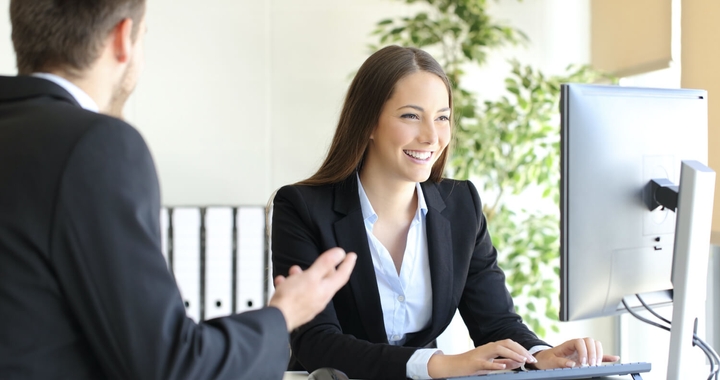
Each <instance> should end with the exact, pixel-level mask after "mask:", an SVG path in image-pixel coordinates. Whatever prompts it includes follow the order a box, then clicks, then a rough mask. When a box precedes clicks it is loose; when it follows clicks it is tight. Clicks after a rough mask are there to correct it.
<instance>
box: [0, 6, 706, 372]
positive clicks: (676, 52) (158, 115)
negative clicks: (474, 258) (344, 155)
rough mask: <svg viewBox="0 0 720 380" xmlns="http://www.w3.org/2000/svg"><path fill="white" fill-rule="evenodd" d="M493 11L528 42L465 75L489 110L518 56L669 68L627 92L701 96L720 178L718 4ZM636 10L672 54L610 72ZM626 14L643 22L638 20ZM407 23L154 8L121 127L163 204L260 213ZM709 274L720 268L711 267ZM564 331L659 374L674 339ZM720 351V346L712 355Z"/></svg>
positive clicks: (313, 154) (555, 69) (3, 27)
mask: <svg viewBox="0 0 720 380" xmlns="http://www.w3.org/2000/svg"><path fill="white" fill-rule="evenodd" d="M488 3H489V4H490V5H489V7H490V11H491V13H492V15H493V16H494V17H495V18H496V19H497V20H500V21H505V22H507V23H509V24H511V25H514V26H516V27H518V28H520V29H521V30H523V31H524V32H525V33H526V34H527V35H528V36H529V38H530V43H529V45H528V46H525V47H512V48H504V49H501V50H499V51H497V52H495V53H493V54H491V55H490V60H489V62H488V64H487V65H486V66H484V67H483V68H482V69H481V70H478V71H473V72H471V73H470V76H469V78H468V79H466V81H465V83H472V86H474V87H475V89H476V91H477V92H478V93H479V94H480V96H481V98H488V99H490V98H494V97H496V96H498V95H500V94H501V93H502V91H503V88H504V86H503V80H504V78H505V76H506V74H507V72H508V67H509V64H508V63H507V59H508V58H518V59H519V60H520V61H521V62H523V63H527V64H532V65H533V66H534V67H537V68H539V69H541V70H543V71H544V72H545V73H548V74H559V73H562V72H563V71H564V68H565V67H566V66H567V65H568V64H571V63H575V64H583V63H591V62H594V63H596V64H597V63H602V64H609V65H612V64H617V65H619V66H617V67H624V68H626V69H627V68H629V69H627V70H626V71H625V72H623V74H626V75H633V74H641V73H643V72H646V71H652V70H658V69H662V70H661V71H660V73H659V74H658V73H655V74H645V75H640V76H635V77H634V78H631V79H628V80H627V81H626V83H629V84H639V85H654V84H655V85H665V86H678V85H682V87H694V88H704V89H707V90H708V91H709V92H710V136H709V137H710V149H709V152H710V162H709V165H710V166H711V167H714V168H715V169H716V170H717V169H719V168H720V150H718V149H713V146H715V147H718V146H720V100H717V101H714V100H713V99H714V96H713V94H714V93H715V89H718V91H717V92H718V93H720V73H719V72H718V68H719V67H720V46H718V43H717V42H716V41H720V27H719V26H717V24H716V22H715V21H716V20H718V19H720V5H719V4H718V3H717V2H716V1H713V0H682V1H680V0H637V1H634V2H633V3H634V5H628V4H625V3H626V2H624V1H622V0H620V1H618V0H602V1H597V0H592V1H591V0H525V1H523V2H519V1H516V0H499V1H488ZM8 7H9V0H0V74H3V75H13V74H15V73H16V69H15V57H14V53H13V49H12V43H11V40H10V22H9V15H8ZM633 7H636V8H634V9H629V8H633ZM628 12H629V14H634V15H635V17H637V22H635V23H632V24H634V25H635V26H636V30H635V31H627V32H624V33H629V34H630V35H641V36H645V37H646V38H651V39H653V41H655V40H660V41H666V40H668V39H669V41H667V46H664V45H663V46H660V47H658V48H657V50H652V49H649V51H650V52H651V53H652V54H656V56H653V57H654V58H657V59H650V61H652V62H655V63H653V64H650V65H645V66H643V65H644V63H642V57H641V58H638V59H639V61H632V62H624V61H620V62H617V60H616V61H615V62H613V61H612V60H610V61H611V62H610V63H607V62H602V60H601V58H603V57H608V56H612V55H611V54H610V53H606V51H604V50H602V49H603V47H602V46H603V45H602V44H601V45H598V42H597V37H598V36H606V35H607V36H609V35H611V34H612V32H613V30H614V29H616V25H614V24H613V23H611V22H608V21H602V22H600V21H598V17H600V16H603V17H610V18H612V16H613V15H614V14H625V13H628ZM632 12H640V17H638V16H637V15H638V13H632ZM410 14H414V8H412V7H411V6H408V5H406V4H404V3H403V2H400V1H393V0H306V1H299V0H258V1H237V0H213V1H209V2H203V3H199V2H196V1H189V0H148V12H147V22H148V27H149V31H148V34H147V36H146V51H145V55H146V66H145V70H144V72H143V74H142V76H141V79H140V82H139V85H138V87H137V89H136V91H135V93H134V95H133V96H132V97H131V98H130V101H129V102H128V105H127V107H126V117H127V119H128V121H129V122H131V124H133V125H135V126H136V127H137V128H138V129H139V130H140V132H141V133H142V134H143V136H144V137H145V139H146V140H147V142H148V144H149V146H150V149H151V151H152V153H153V155H154V158H155V161H156V164H157V167H158V171H159V176H160V181H161V189H162V196H163V203H164V204H166V205H173V206H182V205H201V206H207V205H264V204H265V202H267V200H268V197H269V196H270V194H271V193H272V192H273V191H274V190H275V189H276V188H278V187H279V186H282V185H284V184H287V183H291V182H295V181H298V180H301V179H303V178H306V177H307V176H309V175H310V174H312V173H313V171H314V170H315V169H316V168H317V167H318V165H319V164H320V162H321V160H322V158H323V156H324V154H325V152H326V149H327V147H328V145H329V142H330V140H331V138H332V134H333V132H334V128H335V123H336V120H337V117H338V114H339V111H340V107H341V105H342V101H343V97H344V94H345V91H346V88H347V86H348V84H349V82H350V79H351V74H352V73H353V72H354V71H355V70H356V69H357V68H358V67H359V65H360V64H361V63H362V62H363V61H364V59H365V58H366V57H367V56H368V55H369V53H370V52H369V50H368V48H367V45H368V44H369V43H371V42H375V40H374V39H373V38H372V37H370V32H371V31H372V30H373V27H374V25H375V23H376V22H377V21H379V20H380V19H382V18H387V17H391V16H402V15H410ZM643 15H647V16H648V17H643ZM651 16H652V17H651ZM654 18H657V19H659V20H661V21H662V23H663V25H665V26H664V28H665V29H661V30H660V32H659V33H650V34H649V35H647V33H645V34H643V33H642V31H643V30H647V29H648V28H647V26H648V25H647V22H650V21H648V20H650V19H654ZM603 20H605V19H603ZM666 29H667V30H666ZM680 31H681V32H682V33H680ZM593 36H594V37H595V38H596V40H595V41H593V38H594V37H593ZM680 42H681V43H680ZM610 43H612V42H610ZM649 45H650V44H647V43H643V44H641V46H649ZM661 45H662V43H661ZM653 46H654V45H653ZM635 50H637V49H632V48H627V49H626V50H621V51H623V52H624V53H623V54H621V55H617V56H623V57H626V56H632V57H635V54H634V52H635ZM652 54H650V55H651V56H652ZM599 60H600V61H599ZM671 61H672V63H670V62H671ZM638 62H640V63H638ZM663 62H664V63H663ZM668 67H669V68H668ZM620 71H621V72H622V69H621V70H620ZM719 187H720V186H719ZM716 193H720V192H716ZM481 196H482V194H481ZM714 231H715V232H714V235H713V238H714V242H715V243H716V244H720V199H719V198H718V197H717V195H716V207H715V213H714ZM714 257H717V254H716V255H715V256H714ZM711 266H714V267H717V266H718V263H717V261H715V262H714V263H712V264H711ZM717 277H718V276H717V275H716V276H714V278H715V281H717ZM715 287H717V282H716V283H715ZM709 296H710V297H718V294H717V293H712V292H711V293H709ZM714 315H717V314H714ZM716 319H717V318H716ZM560 327H561V334H557V335H551V336H549V337H548V340H549V341H551V342H558V343H559V342H560V341H561V340H563V339H566V338H568V337H576V336H586V335H592V336H595V337H597V338H599V339H602V340H603V341H604V342H605V343H606V345H605V346H606V348H607V350H608V351H614V352H619V353H620V354H621V355H623V356H624V359H626V360H646V361H652V362H653V363H655V364H656V368H662V367H664V364H663V363H664V360H666V356H667V345H668V343H667V342H668V341H669V338H668V339H665V337H663V336H662V334H657V333H656V332H655V331H654V330H651V329H650V328H647V327H645V326H642V325H641V324H639V323H636V322H635V321H632V320H630V319H629V318H626V317H623V318H603V319H597V320H591V321H582V322H572V323H568V324H561V326H560ZM709 330H711V331H709V333H712V334H715V335H717V334H718V331H714V330H712V329H711V328H709ZM654 335H661V336H660V337H659V338H654V337H652V336H654ZM719 341H720V339H715V344H716V345H717V344H719V343H720V342H719ZM468 343H469V342H468V340H467V338H466V337H465V336H464V335H463V327H462V326H461V324H458V323H455V324H453V327H452V328H451V329H450V331H449V332H448V333H447V334H446V335H445V337H443V340H442V341H441V344H446V345H447V347H448V350H449V351H452V350H460V349H462V348H464V346H466V345H467V344H468Z"/></svg>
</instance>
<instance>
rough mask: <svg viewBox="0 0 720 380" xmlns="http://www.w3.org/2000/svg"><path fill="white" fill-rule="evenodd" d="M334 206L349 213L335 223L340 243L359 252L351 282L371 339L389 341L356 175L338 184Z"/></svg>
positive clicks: (347, 249)
mask: <svg viewBox="0 0 720 380" xmlns="http://www.w3.org/2000/svg"><path fill="white" fill-rule="evenodd" d="M334 209H335V211H336V212H338V213H341V214H345V217H343V218H342V219H340V220H338V221H337V222H335V224H334V230H335V237H336V239H337V242H338V245H339V246H341V247H343V248H344V249H345V250H346V251H348V252H351V251H352V252H355V253H356V254H357V256H358V258H357V262H356V263H355V269H354V270H353V273H352V275H350V281H349V284H350V288H351V289H352V292H353V295H354V296H355V303H356V307H357V309H358V312H359V313H360V319H361V320H362V322H363V327H365V331H366V332H367V334H368V338H369V339H370V341H372V342H380V343H387V335H386V333H385V322H384V320H383V315H382V305H381V303H380V294H379V292H378V287H377V279H376V277H375V269H374V267H373V261H372V256H371V255H370V246H369V245H368V240H367V234H366V232H365V222H364V220H363V216H362V209H361V208H360V197H359V195H358V188H357V179H356V178H355V175H352V176H351V177H350V178H348V179H347V180H345V181H344V182H341V183H339V184H337V185H336V186H335V203H334Z"/></svg>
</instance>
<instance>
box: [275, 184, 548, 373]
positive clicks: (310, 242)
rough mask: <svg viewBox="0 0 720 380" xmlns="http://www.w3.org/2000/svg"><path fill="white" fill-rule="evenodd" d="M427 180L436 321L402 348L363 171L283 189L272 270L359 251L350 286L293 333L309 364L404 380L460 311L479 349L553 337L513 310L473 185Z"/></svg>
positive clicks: (532, 343)
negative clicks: (375, 249) (363, 204)
mask: <svg viewBox="0 0 720 380" xmlns="http://www.w3.org/2000/svg"><path fill="white" fill-rule="evenodd" d="M421 186H422V189H423V194H424V196H425V201H426V203H427V206H428V213H427V235H428V236H427V240H428V255H429V259H430V277H431V284H432V289H433V295H432V298H433V301H432V302H433V305H432V321H431V325H430V326H429V327H428V328H426V329H425V330H422V331H419V332H417V333H414V334H410V335H409V336H408V337H407V340H406V343H405V345H404V346H403V347H399V346H391V345H388V341H387V335H386V333H385V326H384V322H383V316H382V308H381V305H380V296H379V293H378V288H377V281H376V278H375V272H374V269H373V263H372V257H371V255H370V248H369V245H368V240H367V235H366V232H365V225H364V221H363V217H362V210H361V208H360V198H359V195H358V188H357V179H356V176H355V175H352V176H351V177H349V178H348V179H347V180H345V181H344V182H341V183H338V184H335V185H328V186H301V185H291V186H285V187H283V188H281V189H280V190H279V191H278V192H277V195H276V196H275V200H274V204H275V206H274V211H273V224H272V256H273V265H274V271H275V275H278V274H287V272H288V270H289V268H290V266H292V265H295V264H299V265H300V266H301V267H303V268H306V267H307V266H309V265H310V264H311V263H312V262H313V261H314V260H315V258H317V256H318V254H319V253H320V252H323V251H325V250H327V249H329V248H332V247H335V246H339V247H342V248H343V249H345V250H346V251H348V252H350V251H353V252H356V253H357V255H358V261H357V264H356V266H355V270H354V271H353V273H352V276H351V277H350V281H349V283H348V285H346V286H345V287H343V288H342V289H341V290H340V291H339V292H338V293H337V294H336V295H335V297H334V298H333V300H332V302H331V303H330V304H329V305H328V307H327V308H326V309H325V311H324V312H323V313H321V314H320V315H318V316H317V317H316V318H315V319H313V320H312V321H311V322H310V323H308V324H307V325H305V326H303V327H301V328H300V329H298V330H296V331H295V332H293V333H292V335H291V346H292V350H293V354H294V356H295V358H296V359H297V360H298V361H299V362H300V363H301V364H302V365H303V366H304V367H305V368H306V369H307V370H309V371H312V370H314V369H316V368H319V367H334V368H338V369H340V370H342V371H344V372H346V373H347V374H348V375H349V376H350V377H351V378H352V377H355V378H363V379H401V378H404V377H405V373H406V364H407V361H408V359H409V358H410V356H412V354H413V353H414V352H415V350H416V349H417V348H418V347H424V346H426V345H428V344H430V343H431V342H432V341H433V340H435V338H437V337H438V335H440V333H442V332H443V330H445V328H446V327H447V326H448V324H450V321H451V320H452V318H453V316H454V314H455V311H456V310H457V309H459V310H460V313H461V315H462V317H463V320H464V322H465V324H466V325H467V327H468V330H469V332H470V336H471V337H472V339H473V342H474V343H475V345H476V346H480V345H483V344H486V343H489V342H494V341H498V340H502V339H507V338H510V339H513V340H515V341H516V342H518V343H520V344H521V345H523V346H524V347H526V348H530V347H532V346H535V345H543V344H546V343H545V342H543V341H541V340H539V339H538V338H537V336H536V335H535V334H534V333H532V332H531V331H530V330H529V329H528V328H527V327H526V326H525V325H524V324H523V323H522V321H521V319H520V317H519V316H518V315H517V314H516V313H515V311H514V307H513V302H512V299H511V297H510V294H509V293H508V291H507V288H506V287H505V276H504V274H503V272H502V270H500V268H499V267H498V266H497V260H496V257H497V252H496V250H495V248H494V247H493V245H492V242H491V241H490V236H489V235H488V232H487V225H486V223H485V217H484V215H483V213H482V205H481V203H480V198H479V197H478V194H477V191H476V190H475V187H474V186H473V185H472V183H471V182H468V181H454V180H448V179H445V180H443V181H442V182H440V183H433V182H425V183H423V184H421Z"/></svg>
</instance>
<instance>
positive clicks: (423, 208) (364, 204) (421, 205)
mask: <svg viewBox="0 0 720 380" xmlns="http://www.w3.org/2000/svg"><path fill="white" fill-rule="evenodd" d="M355 175H356V176H357V183H358V194H359V195H360V208H361V209H362V214H363V220H365V221H366V222H369V223H370V224H375V222H376V221H377V219H378V216H377V214H376V213H375V210H374V209H373V207H372V205H371V204H370V199H368V197H367V193H365V188H364V187H363V185H362V182H360V175H359V174H357V173H355ZM415 190H416V192H417V197H418V210H419V211H420V212H422V215H423V216H425V215H427V211H428V208H427V203H425V195H424V194H423V191H422V186H420V183H415ZM416 216H417V214H416Z"/></svg>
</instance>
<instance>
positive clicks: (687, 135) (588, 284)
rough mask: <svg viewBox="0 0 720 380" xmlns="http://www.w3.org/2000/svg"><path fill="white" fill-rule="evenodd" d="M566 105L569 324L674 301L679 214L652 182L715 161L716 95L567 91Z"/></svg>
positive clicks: (563, 204)
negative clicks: (627, 306)
mask: <svg viewBox="0 0 720 380" xmlns="http://www.w3.org/2000/svg"><path fill="white" fill-rule="evenodd" d="M560 108H561V116H562V118H561V119H562V122H561V144H560V145H561V184H560V186H561V195H560V209H561V210H560V211H561V217H560V220H561V221H560V224H561V233H560V239H561V242H560V246H561V248H560V276H561V281H560V282H561V290H560V298H561V299H560V304H561V306H560V319H561V320H562V321H570V320H578V319H584V318H591V317H598V316H607V315H613V314H617V313H620V312H622V311H623V310H624V307H623V305H622V299H623V297H626V296H632V295H634V294H636V293H639V294H643V296H644V299H645V300H646V301H649V303H650V304H652V305H659V304H663V303H670V302H672V283H671V271H672V260H673V242H674V234H675V213H674V212H673V211H671V210H668V209H663V208H662V207H660V208H657V209H655V210H653V211H651V210H650V208H649V207H648V204H647V197H648V195H650V196H652V195H651V194H648V189H649V186H648V183H649V182H650V180H651V179H661V178H665V179H669V180H670V181H672V182H674V183H675V184H678V183H679V176H680V162H681V161H682V160H696V161H699V162H701V163H704V164H707V150H708V143H707V123H708V121H707V93H706V91H701V90H686V89H651V88H630V87H619V86H599V85H584V84H566V85H563V86H562V90H561V105H560ZM627 300H628V301H630V300H631V299H630V298H627ZM637 305H639V304H638V302H637V300H634V301H633V303H632V304H631V306H637Z"/></svg>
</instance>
